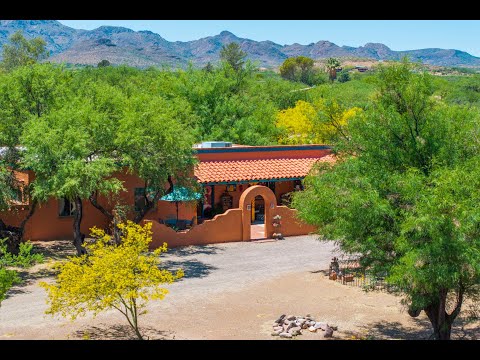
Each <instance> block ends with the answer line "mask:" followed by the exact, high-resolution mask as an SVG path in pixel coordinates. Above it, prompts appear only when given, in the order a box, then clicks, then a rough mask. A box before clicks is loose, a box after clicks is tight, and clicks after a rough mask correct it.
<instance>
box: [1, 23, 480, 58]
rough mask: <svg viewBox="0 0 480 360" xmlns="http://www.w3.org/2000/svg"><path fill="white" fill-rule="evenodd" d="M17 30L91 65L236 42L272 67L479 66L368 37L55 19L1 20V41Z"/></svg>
mask: <svg viewBox="0 0 480 360" xmlns="http://www.w3.org/2000/svg"><path fill="white" fill-rule="evenodd" d="M17 30H22V31H23V32H24V34H25V35H26V36H27V37H36V36H41V37H43V38H44V39H45V41H46V42H47V47H48V49H49V50H50V52H51V57H50V60H51V61H56V62H66V63H70V64H90V65H96V64H97V63H98V62H100V61H101V60H103V59H106V60H108V61H110V62H111V63H113V64H128V65H132V66H138V67H146V66H151V65H153V66H161V65H168V66H173V67H177V66H185V65H186V64H187V63H188V62H189V61H192V62H193V63H194V64H196V65H200V66H201V65H204V64H206V63H207V62H209V61H210V62H216V61H218V59H219V53H220V49H221V47H222V46H223V45H224V44H227V43H229V42H238V43H239V44H240V45H241V47H242V49H243V50H244V51H246V52H247V53H248V57H249V58H250V59H252V60H257V61H258V62H259V64H260V66H264V67H277V66H279V65H280V64H281V63H282V62H283V61H284V60H285V59H286V58H288V57H291V56H298V55H304V56H308V57H311V58H313V59H321V58H326V57H331V56H334V57H345V56H346V57H362V58H370V59H374V60H398V59H400V58H402V57H403V56H405V55H408V56H410V58H411V59H412V60H414V61H417V60H420V61H422V62H423V63H425V64H430V65H440V66H475V67H477V66H478V67H480V58H478V57H475V56H472V55H470V54H468V53H466V52H463V51H459V50H454V49H419V50H409V51H393V50H391V49H390V48H388V47H387V46H385V45H383V44H376V43H368V44H366V45H364V46H360V47H358V48H355V47H351V46H338V45H336V44H334V43H331V42H329V41H318V42H316V43H311V44H308V45H301V44H296V43H295V44H291V45H280V44H276V43H274V42H272V41H254V40H250V39H243V38H239V37H237V36H235V35H234V34H232V33H230V32H228V31H222V32H221V33H220V34H218V35H215V36H209V37H206V38H202V39H199V40H193V41H187V42H181V41H175V42H170V41H167V40H165V39H164V38H162V37H161V36H160V35H158V34H155V33H153V32H151V31H133V30H131V29H127V28H123V27H114V26H101V27H99V28H97V29H95V30H90V31H88V30H77V29H73V28H71V27H68V26H65V25H62V24H61V23H60V22H58V21H55V20H0V44H3V43H5V42H6V41H7V39H8V37H9V36H10V35H11V34H12V33H14V32H15V31H17Z"/></svg>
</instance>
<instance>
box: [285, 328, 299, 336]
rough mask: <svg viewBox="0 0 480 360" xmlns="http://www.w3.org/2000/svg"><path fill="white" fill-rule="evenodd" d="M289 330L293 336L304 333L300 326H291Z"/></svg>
mask: <svg viewBox="0 0 480 360" xmlns="http://www.w3.org/2000/svg"><path fill="white" fill-rule="evenodd" d="M288 332H289V333H290V334H292V336H297V335H301V334H302V331H301V330H300V328H299V327H294V328H291V329H290V330H289V331H288Z"/></svg>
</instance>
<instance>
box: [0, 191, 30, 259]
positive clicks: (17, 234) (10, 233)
mask: <svg viewBox="0 0 480 360" xmlns="http://www.w3.org/2000/svg"><path fill="white" fill-rule="evenodd" d="M37 203H38V202H37V201H36V200H32V202H31V204H30V210H29V211H28V214H27V216H26V217H25V218H24V219H23V220H22V222H21V223H20V225H19V226H18V227H15V226H6V225H5V224H3V222H2V225H3V226H2V225H0V232H1V234H0V238H2V237H4V236H5V237H6V238H7V250H8V252H9V253H11V254H14V255H18V252H19V250H20V243H21V242H22V240H24V238H23V235H24V233H25V226H26V225H27V222H28V220H30V218H31V217H32V216H33V214H34V213H35V210H36V208H37ZM2 234H4V235H2Z"/></svg>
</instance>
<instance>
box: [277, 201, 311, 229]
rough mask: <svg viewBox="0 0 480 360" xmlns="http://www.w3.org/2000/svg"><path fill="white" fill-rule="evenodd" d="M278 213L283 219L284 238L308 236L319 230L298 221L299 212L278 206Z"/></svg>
mask: <svg viewBox="0 0 480 360" xmlns="http://www.w3.org/2000/svg"><path fill="white" fill-rule="evenodd" d="M276 213H277V214H278V215H280V216H281V217H282V220H280V222H281V224H282V225H281V227H280V232H281V233H282V235H283V236H296V235H307V234H309V233H313V232H315V231H316V230H317V228H316V227H315V226H313V225H308V224H305V223H304V222H303V221H301V220H300V219H298V217H297V214H298V210H296V209H290V208H288V207H286V206H277V207H276Z"/></svg>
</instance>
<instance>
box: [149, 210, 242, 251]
mask: <svg viewBox="0 0 480 360" xmlns="http://www.w3.org/2000/svg"><path fill="white" fill-rule="evenodd" d="M146 221H151V220H146ZM151 222H152V232H153V236H152V237H153V241H152V243H151V244H150V248H152V249H155V248H157V247H159V246H161V245H162V244H163V243H164V242H166V243H167V244H168V247H177V246H185V245H206V244H216V243H224V242H232V241H240V240H241V238H242V211H241V210H240V209H230V210H227V211H226V212H225V213H223V214H220V215H217V216H215V217H214V218H213V219H212V220H206V221H204V222H203V223H202V224H200V225H195V226H194V227H193V228H191V229H190V230H189V231H187V232H175V230H173V229H171V228H169V227H168V226H166V225H164V224H160V223H158V222H157V221H151Z"/></svg>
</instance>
